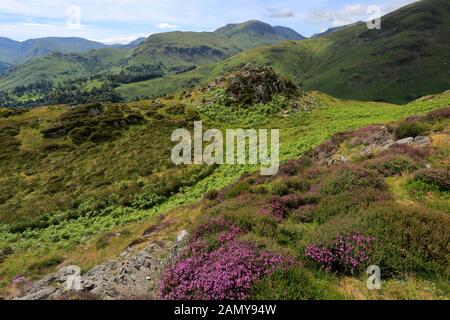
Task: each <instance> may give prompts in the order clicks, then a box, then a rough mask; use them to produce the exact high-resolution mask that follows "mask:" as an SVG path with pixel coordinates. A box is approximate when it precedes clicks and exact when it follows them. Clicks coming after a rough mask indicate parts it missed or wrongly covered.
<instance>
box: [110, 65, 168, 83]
mask: <svg viewBox="0 0 450 320" xmlns="http://www.w3.org/2000/svg"><path fill="white" fill-rule="evenodd" d="M163 68H164V65H163V64H162V63H157V64H143V65H135V66H129V67H126V68H125V69H124V70H122V72H120V73H119V74H110V75H107V76H106V79H107V80H109V81H112V82H115V83H123V84H126V83H133V82H139V81H145V80H151V79H156V78H162V77H164V75H165V73H164V69H163Z"/></svg>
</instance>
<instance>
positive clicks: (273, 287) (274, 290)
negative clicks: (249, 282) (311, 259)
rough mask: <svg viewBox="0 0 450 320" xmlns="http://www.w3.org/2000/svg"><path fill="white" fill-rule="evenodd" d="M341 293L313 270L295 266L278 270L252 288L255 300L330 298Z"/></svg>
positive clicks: (252, 296) (337, 297)
mask: <svg viewBox="0 0 450 320" xmlns="http://www.w3.org/2000/svg"><path fill="white" fill-rule="evenodd" d="M339 298H341V297H340V295H339V294H338V293H337V292H336V290H335V289H334V288H332V287H330V285H329V284H328V283H327V282H325V281H323V280H321V279H317V278H316V277H315V276H314V275H313V274H312V273H311V272H309V271H307V270H305V269H302V268H301V267H299V266H295V267H292V268H289V269H285V270H276V271H275V272H273V273H272V274H270V275H268V276H265V277H264V278H263V279H262V280H260V281H258V282H257V283H256V284H255V285H254V286H253V289H252V293H251V299H252V300H253V299H254V300H330V299H339Z"/></svg>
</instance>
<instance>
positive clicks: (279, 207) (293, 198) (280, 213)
mask: <svg viewBox="0 0 450 320" xmlns="http://www.w3.org/2000/svg"><path fill="white" fill-rule="evenodd" d="M303 204H307V200H306V199H305V198H304V197H302V196H300V195H297V194H291V195H287V196H284V197H280V196H273V197H272V198H271V199H270V200H269V201H268V203H267V206H266V207H265V208H263V209H261V210H260V213H261V214H268V215H271V216H273V217H274V218H275V219H277V220H278V221H281V220H283V219H284V218H286V216H287V214H288V213H289V212H291V211H292V210H295V209H298V208H299V207H300V206H301V205H303Z"/></svg>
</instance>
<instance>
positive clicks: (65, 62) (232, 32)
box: [0, 21, 304, 90]
mask: <svg viewBox="0 0 450 320" xmlns="http://www.w3.org/2000/svg"><path fill="white" fill-rule="evenodd" d="M52 39H53V40H52V41H49V40H45V39H38V40H35V41H31V40H30V41H31V43H35V46H30V44H29V42H26V43H28V44H27V45H26V46H25V45H23V44H22V45H21V43H18V42H14V41H11V40H9V41H7V40H5V41H4V42H5V45H4V47H5V49H2V48H3V47H2V46H1V43H0V52H1V51H2V50H3V51H4V52H6V53H9V55H8V54H6V53H5V54H3V55H2V56H0V61H3V62H6V63H14V62H18V61H19V58H16V59H15V60H14V59H13V57H14V56H18V57H24V58H22V61H26V62H25V63H24V64H21V65H20V64H19V65H18V66H17V67H16V68H14V69H12V70H11V72H9V73H8V74H6V75H5V76H4V77H2V78H0V90H5V89H12V88H14V87H15V86H17V85H18V84H19V83H20V84H21V85H30V84H32V83H34V82H36V81H39V80H43V79H45V80H49V81H52V82H58V81H60V80H62V79H70V78H76V77H81V76H86V75H92V74H95V73H97V72H98V70H102V71H103V72H104V73H109V74H117V73H124V74H126V75H129V74H139V75H141V73H142V72H143V71H142V66H143V65H145V66H147V67H146V69H147V70H149V69H150V70H151V71H152V72H155V71H156V72H161V73H164V74H167V73H168V74H171V73H179V72H183V71H186V70H190V69H192V68H195V67H196V66H199V65H203V64H207V63H211V62H216V61H220V60H223V59H225V58H228V57H230V56H232V55H234V54H237V53H239V52H242V51H243V50H246V49H249V48H253V47H255V46H260V45H269V44H276V43H279V42H282V41H286V40H291V39H295V40H299V39H304V37H303V36H301V35H300V34H298V33H297V32H295V31H294V30H292V29H289V28H286V27H272V26H270V25H269V24H266V23H263V22H260V21H248V22H245V23H241V24H230V25H227V26H225V27H223V28H220V29H218V30H216V31H215V32H167V33H159V34H153V35H151V36H150V37H148V38H147V39H145V40H144V39H137V40H136V41H134V42H132V43H130V44H129V45H126V46H120V47H117V46H106V45H103V44H100V43H96V42H91V41H88V40H84V39H76V40H75V39H71V40H69V39H63V38H60V39H58V38H52ZM64 42H69V43H72V44H73V45H72V46H64V45H62V43H64ZM41 43H42V44H41ZM43 43H52V45H51V46H47V51H46V52H47V55H44V50H41V51H39V50H37V49H36V48H34V47H36V46H37V45H38V44H39V45H40V46H43ZM6 44H10V45H9V46H7V45H6ZM75 44H77V45H75ZM60 46H62V48H64V50H57V49H58V48H59V47H60ZM9 47H11V48H12V49H8V48H9ZM28 47H31V48H34V49H26V48H28ZM21 48H22V49H21ZM23 48H25V49H23ZM94 49H97V50H94ZM14 50H19V51H20V52H21V53H20V54H14V53H13V51H14ZM21 50H22V51H21ZM30 52H31V53H30ZM33 52H34V54H35V55H38V53H41V54H40V55H41V57H40V58H37V59H28V60H26V58H25V57H30V56H31V55H32V53H33ZM2 57H3V58H2ZM24 59H25V60H24ZM90 62H93V63H90ZM136 69H137V70H136Z"/></svg>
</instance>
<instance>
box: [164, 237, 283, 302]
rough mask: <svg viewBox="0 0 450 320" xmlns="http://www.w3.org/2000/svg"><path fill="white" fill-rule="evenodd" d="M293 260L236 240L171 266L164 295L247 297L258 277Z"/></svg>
mask: <svg viewBox="0 0 450 320" xmlns="http://www.w3.org/2000/svg"><path fill="white" fill-rule="evenodd" d="M188 250H189V249H188ZM290 262H291V261H290V260H289V259H286V258H284V257H283V256H281V255H278V254H274V253H270V252H265V251H262V252H261V251H259V250H257V249H256V248H255V247H254V246H253V245H252V244H251V243H247V242H237V241H234V242H232V243H229V244H227V245H223V246H221V247H219V248H218V249H216V250H214V251H212V252H196V253H195V254H191V255H190V256H188V257H185V258H184V259H180V260H178V261H177V262H176V263H175V264H174V265H173V266H171V267H169V268H167V269H166V270H165V271H164V273H163V275H162V279H161V286H160V288H161V290H160V295H161V297H162V298H165V299H170V300H190V299H202V300H223V299H231V300H243V299H247V298H248V294H249V291H250V289H251V287H252V285H253V283H254V282H255V281H256V280H257V279H260V278H261V277H263V276H264V275H266V274H268V273H271V272H273V271H274V270H275V269H277V268H281V267H283V266H286V265H287V264H289V263H290Z"/></svg>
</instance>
